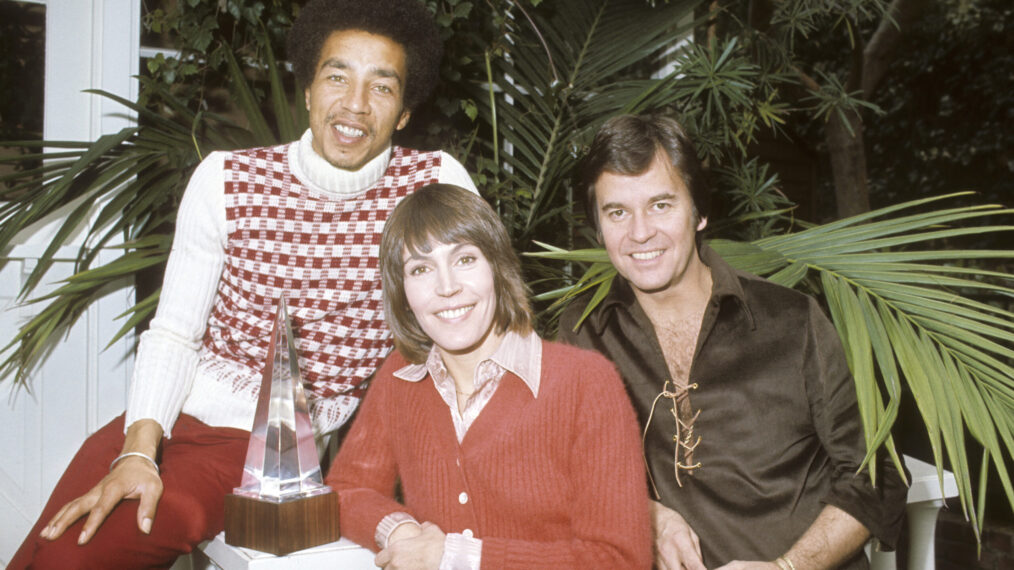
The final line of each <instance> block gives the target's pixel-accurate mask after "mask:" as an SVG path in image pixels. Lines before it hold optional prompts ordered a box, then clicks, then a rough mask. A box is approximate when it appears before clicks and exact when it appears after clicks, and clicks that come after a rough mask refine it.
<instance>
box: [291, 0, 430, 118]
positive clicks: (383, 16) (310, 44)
mask: <svg viewBox="0 0 1014 570" xmlns="http://www.w3.org/2000/svg"><path fill="white" fill-rule="evenodd" d="M342 30H362V31H364V32H369V33H371V34H376V35H378V36H384V37H386V38H390V39H391V40H393V41H395V42H396V43H398V44H399V45H401V47H402V48H403V49H404V50H405V66H406V68H407V71H406V73H407V75H408V77H406V78H405V99H404V104H405V108H407V109H409V110H414V109H415V108H416V107H418V106H419V104H420V103H422V102H423V101H425V100H426V98H427V97H429V96H430V93H431V92H432V91H433V88H434V87H435V86H436V84H437V81H438V80H439V77H440V58H441V57H442V56H443V44H442V43H441V41H440V30H439V29H438V28H437V25H436V22H435V21H434V20H433V15H432V14H430V12H429V10H428V9H427V8H426V6H425V5H424V4H423V3H422V2H421V1H420V0H310V2H307V4H306V6H304V7H303V9H302V10H300V12H299V17H298V18H297V19H296V22H295V23H294V24H293V25H292V29H291V30H289V36H288V40H287V43H288V46H287V49H288V57H289V60H290V61H291V62H292V69H293V71H294V72H295V74H296V80H297V81H298V82H299V83H300V85H301V86H302V87H303V88H306V87H309V86H310V83H312V82H313V78H314V76H315V75H316V74H317V64H318V62H319V61H320V50H321V49H322V48H323V47H324V43H325V42H326V41H327V39H328V38H329V37H331V34H333V33H334V32H339V31H342Z"/></svg>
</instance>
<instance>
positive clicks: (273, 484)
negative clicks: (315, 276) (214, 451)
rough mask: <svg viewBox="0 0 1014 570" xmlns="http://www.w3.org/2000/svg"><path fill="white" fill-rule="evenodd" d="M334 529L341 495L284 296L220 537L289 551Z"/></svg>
mask: <svg viewBox="0 0 1014 570" xmlns="http://www.w3.org/2000/svg"><path fill="white" fill-rule="evenodd" d="M339 536H340V534H339V531H338V498H337V496H336V495H335V494H334V493H333V492H332V490H331V488H330V487H328V486H327V485H325V484H324V481H323V479H322V477H321V471H320V461H319V460H318V459H317V447H316V444H315V442H314V437H313V427H312V425H311V424H310V414H309V413H308V412H307V405H306V395H305V394H304V393H303V383H302V381H301V378H300V374H299V355H298V354H297V353H296V345H295V338H294V336H293V334H292V322H291V321H290V319H289V314H288V310H287V308H286V304H285V299H284V298H283V299H281V301H280V302H279V305H278V311H277V313H276V315H275V323H274V326H273V327H272V330H271V339H270V341H269V342H268V357H267V360H266V364H265V366H264V371H263V373H262V377H261V389H260V394H259V395H258V400H257V412H256V414H255V415H254V422H253V429H252V430H251V431H250V446H249V447H248V448H247V452H246V464H245V465H244V467H243V479H242V481H241V483H240V486H239V487H236V488H235V489H233V491H232V494H231V495H226V497H225V542H226V543H228V544H231V545H233V546H242V547H246V548H253V549H256V550H261V551H264V552H270V553H272V554H288V553H289V552H294V551H296V550H302V549H304V548H310V547H312V546H317V545H320V544H325V543H328V542H334V541H336V540H338V538H339Z"/></svg>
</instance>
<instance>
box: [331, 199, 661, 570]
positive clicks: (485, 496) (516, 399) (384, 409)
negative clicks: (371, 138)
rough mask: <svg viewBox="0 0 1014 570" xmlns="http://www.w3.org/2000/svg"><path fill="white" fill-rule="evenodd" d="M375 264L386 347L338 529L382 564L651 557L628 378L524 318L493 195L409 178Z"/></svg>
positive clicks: (342, 469)
mask: <svg viewBox="0 0 1014 570" xmlns="http://www.w3.org/2000/svg"><path fill="white" fill-rule="evenodd" d="M381 273H382V276H383V287H384V309H385V313H386V317H387V322H388V325H389V326H390V328H391V330H392V332H393V334H394V339H395V347H396V350H395V352H393V353H392V354H391V355H390V356H389V357H388V359H387V361H386V362H385V363H384V365H383V366H382V367H381V369H380V370H379V371H378V373H377V375H376V376H375V378H374V380H373V382H372V384H371V387H370V389H369V391H368V393H367V396H366V398H365V399H364V402H363V404H362V408H361V410H360V412H359V415H358V417H357V418H356V420H355V422H354V424H353V426H352V428H351V430H350V432H349V434H348V436H347V437H346V438H345V441H344V443H343V445H342V448H341V450H340V451H339V454H338V456H337V458H336V459H335V461H334V464H333V465H332V466H331V469H330V472H329V474H328V477H327V483H328V484H329V485H331V486H332V487H333V488H334V489H335V490H336V491H337V492H338V494H339V497H340V501H341V510H340V517H341V527H342V533H343V534H344V535H345V536H347V537H349V538H351V539H352V540H354V541H356V542H358V543H359V544H362V545H364V546H366V547H368V548H373V549H375V550H380V553H379V554H378V555H377V558H376V562H377V564H378V565H379V566H385V567H388V566H389V567H399V568H403V567H413V568H438V567H439V568H480V567H497V568H524V569H530V568H582V569H585V568H610V569H612V568H649V567H650V566H651V562H652V551H651V548H652V547H651V527H650V519H649V513H648V498H647V497H648V495H647V489H646V483H645V479H644V471H643V463H642V458H641V453H640V441H639V434H638V428H637V423H636V419H635V416H634V412H633V409H632V407H631V405H630V402H629V400H628V398H627V395H626V392H625V391H624V388H623V384H622V382H621V380H620V378H619V376H618V375H617V373H616V371H615V368H614V367H613V365H612V364H611V363H609V362H608V361H607V360H605V359H604V358H602V357H601V356H599V355H598V354H596V353H594V352H590V351H584V350H580V349H576V348H574V347H570V346H566V345H562V344H557V343H552V342H546V341H543V340H542V339H540V338H539V336H538V335H537V334H536V333H535V332H534V330H533V328H532V321H533V317H532V312H531V309H530V307H529V303H528V299H527V287H526V286H525V283H524V280H523V277H522V275H521V266H520V263H519V261H518V258H517V256H516V255H515V253H514V251H513V249H512V248H511V243H510V239H509V237H508V235H507V231H506V229H505V228H504V227H503V224H502V223H501V222H500V220H499V219H498V217H497V215H496V213H495V212H494V211H493V209H492V208H490V206H489V205H488V204H487V203H486V202H485V201H484V200H483V199H482V198H480V197H479V196H476V195H475V194H473V193H471V192H469V191H467V190H464V189H461V188H458V187H455V186H449V185H431V186H427V187H425V188H422V189H420V190H418V191H417V192H415V193H414V194H412V195H410V196H409V197H407V198H405V200H404V201H403V202H402V203H401V204H400V205H399V206H398V207H397V208H396V209H395V210H394V212H393V213H392V215H391V217H390V219H389V220H388V222H387V225H386V227H385V229H384V235H383V238H382V241H381ZM399 483H400V490H401V497H402V500H401V501H400V502H399V501H398V500H396V498H395V497H396V487H397V486H398V484H399Z"/></svg>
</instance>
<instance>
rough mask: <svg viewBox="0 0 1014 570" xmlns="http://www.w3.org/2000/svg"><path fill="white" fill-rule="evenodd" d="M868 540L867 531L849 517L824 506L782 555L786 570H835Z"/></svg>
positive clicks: (832, 507)
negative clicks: (827, 569) (821, 569)
mask: <svg viewBox="0 0 1014 570" xmlns="http://www.w3.org/2000/svg"><path fill="white" fill-rule="evenodd" d="M869 537H870V531H869V530H867V529H866V527H865V526H863V524H862V523H861V522H859V521H857V520H856V519H855V518H854V517H853V516H852V515H850V514H848V513H846V512H845V511H843V510H841V509H839V508H838V507H834V506H831V505H827V506H826V507H824V510H823V511H821V512H820V514H819V515H818V516H817V520H815V521H813V524H812V525H810V528H808V529H806V532H804V533H803V536H801V537H799V540H797V541H796V543H795V544H793V545H792V548H790V549H789V551H788V552H786V553H785V554H783V555H782V556H783V558H785V559H786V561H787V563H786V565H787V566H788V568H787V569H786V570H792V569H793V568H794V569H795V570H811V569H818V568H835V567H837V566H838V565H839V564H841V563H842V562H844V561H845V560H847V559H848V558H849V557H851V556H852V555H853V554H855V552H856V551H858V550H859V549H860V548H862V547H863V544H865V543H866V541H867V540H868V539H869ZM783 566H784V565H783Z"/></svg>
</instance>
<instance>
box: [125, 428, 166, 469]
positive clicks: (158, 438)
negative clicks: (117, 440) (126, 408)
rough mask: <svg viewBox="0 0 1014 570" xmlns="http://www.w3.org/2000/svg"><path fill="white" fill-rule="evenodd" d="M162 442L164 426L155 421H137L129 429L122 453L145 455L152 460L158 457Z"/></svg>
mask: <svg viewBox="0 0 1014 570" xmlns="http://www.w3.org/2000/svg"><path fill="white" fill-rule="evenodd" d="M161 442H162V426H161V425H159V423H158V422H156V421H155V420H149V419H144V420H137V421H136V422H134V423H132V424H130V426H129V427H128V428H127V434H126V437H125V438H124V440H123V450H122V451H121V452H120V453H132V452H134V453H143V454H145V455H147V456H148V457H151V458H152V460H155V459H156V458H157V456H158V445H159V443H161Z"/></svg>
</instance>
